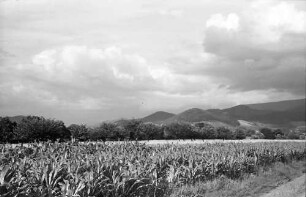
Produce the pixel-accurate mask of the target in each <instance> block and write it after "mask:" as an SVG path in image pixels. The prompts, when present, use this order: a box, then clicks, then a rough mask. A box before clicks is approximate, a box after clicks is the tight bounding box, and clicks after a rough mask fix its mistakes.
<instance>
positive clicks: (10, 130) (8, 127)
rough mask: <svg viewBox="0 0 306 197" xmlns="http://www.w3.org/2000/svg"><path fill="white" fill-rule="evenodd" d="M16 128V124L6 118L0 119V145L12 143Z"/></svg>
mask: <svg viewBox="0 0 306 197" xmlns="http://www.w3.org/2000/svg"><path fill="white" fill-rule="evenodd" d="M16 126H17V124H16V123H15V122H11V121H10V119H9V118H8V117H4V118H1V117H0V143H1V142H5V143H6V142H12V140H13V137H14V129H15V128H16Z"/></svg>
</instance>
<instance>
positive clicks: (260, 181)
mask: <svg viewBox="0 0 306 197" xmlns="http://www.w3.org/2000/svg"><path fill="white" fill-rule="evenodd" d="M305 170H306V165H305V161H293V162H292V163H288V164H284V163H280V162H279V163H275V164H274V165H272V166H270V167H269V168H261V169H260V170H259V172H258V173H257V174H256V175H254V174H250V175H246V176H245V177H243V179H241V180H232V179H229V178H226V177H223V176H221V177H219V178H218V179H215V180H213V181H208V182H198V183H196V184H194V185H184V186H182V187H180V188H176V189H174V190H173V192H172V194H171V197H220V196H222V197H246V196H247V197H258V196H261V195H263V194H265V193H268V192H269V191H271V190H273V189H275V188H276V187H278V186H280V185H282V184H284V183H287V182H289V181H291V180H293V179H294V178H297V177H299V176H302V174H303V173H305Z"/></svg>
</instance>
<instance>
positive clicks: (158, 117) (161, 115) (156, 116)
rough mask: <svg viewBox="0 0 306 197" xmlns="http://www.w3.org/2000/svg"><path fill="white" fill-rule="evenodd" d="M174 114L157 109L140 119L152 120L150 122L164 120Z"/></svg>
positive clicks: (144, 120)
mask: <svg viewBox="0 0 306 197" xmlns="http://www.w3.org/2000/svg"><path fill="white" fill-rule="evenodd" d="M173 116H175V114H172V113H169V112H164V111H158V112H155V113H153V114H151V115H149V116H146V117H144V118H142V119H141V120H142V121H143V122H152V123H159V122H162V121H165V120H167V119H169V118H171V117H173Z"/></svg>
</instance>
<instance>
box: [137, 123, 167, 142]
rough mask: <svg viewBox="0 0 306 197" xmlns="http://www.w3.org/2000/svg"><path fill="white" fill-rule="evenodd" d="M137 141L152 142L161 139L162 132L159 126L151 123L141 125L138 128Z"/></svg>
mask: <svg viewBox="0 0 306 197" xmlns="http://www.w3.org/2000/svg"><path fill="white" fill-rule="evenodd" d="M138 131H139V135H140V138H139V139H143V140H154V139H162V138H163V130H162V127H161V126H159V125H155V124H153V123H142V124H140V125H139V127H138Z"/></svg>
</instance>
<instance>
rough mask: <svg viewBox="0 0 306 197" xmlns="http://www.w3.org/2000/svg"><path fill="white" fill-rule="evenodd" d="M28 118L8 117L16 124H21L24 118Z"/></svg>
mask: <svg viewBox="0 0 306 197" xmlns="http://www.w3.org/2000/svg"><path fill="white" fill-rule="evenodd" d="M25 117H26V116H11V117H8V118H9V119H10V121H11V122H16V123H17V124H19V123H20V122H21V121H22V119H23V118H25Z"/></svg>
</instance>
